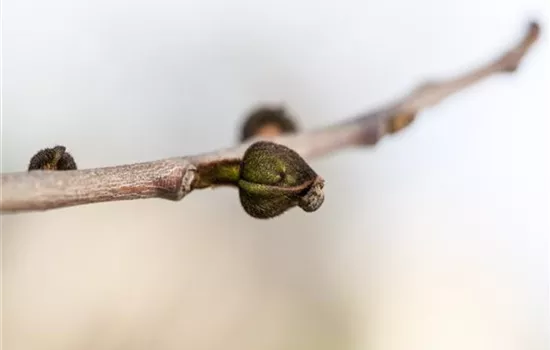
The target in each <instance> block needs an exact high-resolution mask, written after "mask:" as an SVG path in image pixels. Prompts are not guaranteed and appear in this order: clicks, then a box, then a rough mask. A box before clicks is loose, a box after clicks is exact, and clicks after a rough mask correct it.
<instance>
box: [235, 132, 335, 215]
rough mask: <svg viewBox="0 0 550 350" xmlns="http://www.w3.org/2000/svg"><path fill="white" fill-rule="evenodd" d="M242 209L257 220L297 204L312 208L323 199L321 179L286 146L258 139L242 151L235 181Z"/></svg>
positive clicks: (321, 202)
mask: <svg viewBox="0 0 550 350" xmlns="http://www.w3.org/2000/svg"><path fill="white" fill-rule="evenodd" d="M238 187H239V196H240V199H241V204H242V206H243V208H244V210H245V211H246V212H247V213H248V214H249V215H251V216H252V217H255V218H259V219H267V218H272V217H275V216H278V215H281V214H282V213H284V212H285V211H287V210H289V209H291V208H292V207H295V206H299V207H300V208H302V209H303V210H304V211H306V212H313V211H316V210H317V209H319V208H320V207H321V205H322V204H323V201H324V198H325V197H324V193H323V187H324V180H323V179H322V178H321V177H320V176H318V175H317V174H316V173H315V171H313V169H311V167H310V166H309V165H308V164H307V163H306V162H305V160H304V159H302V157H300V155H299V154H298V153H296V152H295V151H293V150H291V149H290V148H288V147H286V146H283V145H279V144H276V143H273V142H266V141H259V142H256V143H254V144H252V145H251V146H250V147H249V148H248V149H247V150H246V152H245V154H244V156H243V159H242V162H241V173H240V179H239V181H238Z"/></svg>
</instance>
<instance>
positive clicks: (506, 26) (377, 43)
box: [1, 0, 550, 350]
mask: <svg viewBox="0 0 550 350" xmlns="http://www.w3.org/2000/svg"><path fill="white" fill-rule="evenodd" d="M549 13H550V11H549V3H548V2H547V1H546V0H508V1H502V0H482V1H480V0H462V1H451V0H440V1H433V0H415V1H403V0H385V1H373V0H366V1H357V0H341V1H313V0H296V1H291V0H281V1H255V2H248V1H244V0H233V1H223V0H203V1H198V0H188V1H169V0H159V1H156V2H151V1H143V0H138V1H124V0H111V1H106V0H96V1H83V0H50V1H41V0H4V1H3V2H2V17H3V18H2V27H3V28H2V29H3V33H2V48H3V51H2V59H3V70H2V79H3V86H2V98H3V106H2V112H3V113H2V152H1V156H2V172H11V171H22V170H25V168H26V166H27V164H28V160H29V159H30V157H31V156H32V155H33V154H34V153H35V152H36V151H37V150H38V149H40V148H43V147H48V146H52V145H55V144H63V145H66V146H67V147H68V150H69V151H70V152H71V153H72V154H73V155H74V156H75V158H76V160H77V163H78V165H79V167H80V168H89V167H99V166H108V165H116V164H121V163H130V162H139V161H147V160H154V159H159V158H164V157H170V156H177V155H185V154H193V153H198V152H204V151H209V150H214V149H217V148H220V147H226V146H230V145H232V144H234V143H235V142H236V140H237V133H238V126H239V124H240V122H241V120H242V118H243V117H244V116H245V115H246V113H247V112H248V111H249V110H250V109H252V108H253V107H255V106H257V105H258V104H260V103H284V104H286V105H287V106H288V108H289V110H290V111H291V112H292V113H294V114H295V115H296V116H297V117H298V118H299V120H300V123H301V125H302V126H303V127H304V128H313V127H318V126H322V125H325V124H328V123H332V122H335V121H339V120H341V119H342V118H345V117H348V116H351V115H354V114H355V113H358V112H361V111H364V110H367V109H369V108H372V107H376V106H378V105H379V104H381V103H385V102H388V101H389V100H391V99H392V98H395V97H398V96H399V95H401V94H403V93H406V92H408V91H409V90H410V89H411V88H412V87H414V86H415V85H416V84H417V83H419V82H421V81H423V80H424V79H428V78H443V77H448V76H452V75H455V74H458V73H460V72H463V71H464V70H466V69H469V68H472V67H473V66H475V65H476V64H479V63H482V62H485V61H486V60H489V59H491V58H493V57H495V56H496V55H497V54H499V53H500V52H501V51H502V50H503V49H506V48H507V47H509V46H510V45H512V44H513V43H515V42H516V41H517V40H518V39H519V38H520V37H521V36H522V35H523V33H524V31H525V28H526V24H527V22H528V21H529V20H531V19H537V20H539V21H540V22H541V24H542V28H543V36H542V37H541V40H540V42H539V43H538V44H537V45H536V47H534V48H533V50H532V52H531V53H530V54H529V56H528V57H526V59H525V61H524V62H523V64H522V65H521V67H520V70H519V71H518V72H517V74H515V75H509V76H498V77H494V78H491V79H489V80H487V81H485V82H483V83H481V84H479V85H477V86H476V87H474V88H472V89H469V90H467V91H464V92H463V93H460V94H458V95H456V96H455V97H453V98H452V99H449V100H447V101H446V102H444V103H443V104H441V105H439V106H437V107H434V108H432V109H429V110H426V111H424V112H423V113H422V114H421V116H420V119H419V120H418V122H416V123H415V124H414V125H413V126H412V127H411V128H410V129H408V130H407V131H405V132H403V133H401V134H399V135H397V136H395V137H392V138H388V139H386V140H384V141H383V142H381V143H380V144H379V145H377V146H376V147H375V148H371V149H361V150H360V149H356V150H347V151H344V152H339V153H336V154H333V155H331V156H328V157H325V158H322V159H318V160H315V161H313V162H311V164H312V166H313V167H314V168H315V169H316V170H317V172H318V173H320V174H321V175H322V176H323V177H324V178H325V180H326V201H325V203H324V205H323V207H322V208H321V209H320V210H319V211H317V212H315V213H314V214H306V213H304V212H302V211H301V210H293V211H291V212H288V213H287V214H285V215H283V216H282V217H279V218H277V219H275V220H270V221H258V220H254V219H252V218H250V217H248V216H247V215H246V214H245V213H244V211H243V210H242V209H241V208H240V206H239V202H238V197H237V195H236V191H234V190H232V189H216V190H205V191H201V192H197V193H193V194H192V195H190V196H189V197H187V198H185V199H184V200H183V201H181V202H178V203H173V202H167V201H163V200H143V201H133V202H119V203H106V204H96V205H90V206H81V207H74V208H68V209H62V210H55V211H50V212H45V213H32V214H22V215H5V216H2V217H1V220H2V222H1V229H2V232H1V235H2V346H3V347H2V349H5V350H23V349H25V350H28V349H94V350H99V349H106V350H107V349H113V350H115V349H116V350H119V349H120V350H126V349H167V350H168V349H196V350H199V349H208V350H210V349H239V350H246V349H255V350H260V349H261V350H264V349H265V350H268V349H277V350H281V349H285V350H287V349H288V350H294V349H296V350H297V349H300V350H304V349H369V350H370V349H373V350H379V349H380V350H394V349H395V350H415V349H422V350H431V349H434V350H435V349H449V350H452V349H469V350H475V349H479V350H490V349H495V350H497V349H498V350H508V349H510V350H520V349H521V350H526V349H529V350H542V349H548V348H549V347H550V343H549V329H550V319H549V316H548V311H549V303H548V297H549V289H548V282H549V280H548V276H549V271H548V262H549V259H548V248H549V242H548V234H549V232H550V222H549V215H548V213H549V212H550V188H549V183H548V182H549V181H548V179H549V178H550V172H549V149H550V144H549V141H548V140H549V127H550V125H549V118H550V113H549V112H550V110H549V106H548V91H550V86H549V85H550V83H549V82H550V79H549V78H550V77H549V73H550V72H549V69H548V62H550V57H549V45H548V35H547V32H548V30H549V29H550V28H549V24H550V22H549V21H548V16H549Z"/></svg>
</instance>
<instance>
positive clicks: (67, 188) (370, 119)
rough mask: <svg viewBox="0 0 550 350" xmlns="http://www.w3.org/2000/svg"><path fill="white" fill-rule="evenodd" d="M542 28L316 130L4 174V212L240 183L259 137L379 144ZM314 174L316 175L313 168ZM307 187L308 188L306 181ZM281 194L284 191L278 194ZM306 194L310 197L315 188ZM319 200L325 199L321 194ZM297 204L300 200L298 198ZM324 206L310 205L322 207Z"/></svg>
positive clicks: (332, 146)
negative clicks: (488, 56)
mask: <svg viewBox="0 0 550 350" xmlns="http://www.w3.org/2000/svg"><path fill="white" fill-rule="evenodd" d="M539 34H540V28H539V25H538V24H537V23H534V22H533V23H530V24H529V28H528V31H527V33H526V35H525V36H524V37H523V38H522V40H521V41H520V42H519V43H518V44H517V45H516V46H514V47H513V48H512V49H511V50H509V51H507V52H505V53H504V54H503V55H501V56H500V57H498V58H497V59H495V60H493V61H491V62H489V63H487V64H485V65H483V66H481V67H479V68H478V69H475V70H473V71H470V72H467V73H465V74H463V75H461V76H458V77H455V78H453V79H448V80H442V81H438V82H430V83H425V84H422V85H420V86H419V87H417V88H416V89H414V90H413V91H412V92H411V93H410V94H408V95H407V96H405V97H403V98H401V99H399V100H397V101H396V102H394V103H392V104H389V105H388V106H385V107H382V108H379V109H377V110H374V111H370V112H367V113H364V114H361V115H359V116H357V117H355V118H352V119H349V120H346V121H344V122H341V123H339V124H335V125H331V126H327V127H324V128H320V129H317V130H312V131H308V132H294V133H288V132H287V133H284V134H281V135H277V136H265V135H263V136H262V135H259V136H257V137H255V138H252V139H249V140H248V141H247V142H245V143H242V144H241V145H239V146H236V147H233V148H227V149H224V150H221V151H216V152H210V153H205V154H200V155H195V156H185V157H176V158H169V159H163V160H157V161H152V162H144V163H138V164H130V165H120V166H115V167H106V168H97V169H83V170H67V171H51V170H34V171H29V172H19V173H8V174H2V182H1V186H2V187H1V191H2V192H1V198H0V211H1V212H2V213H8V212H12V213H13V212H24V211H40V210H49V209H54V208H62V207H68V206H74V205H82V204H90V203H97V202H107V201H118V200H130V199H139V198H165V199H170V200H180V199H182V198H183V197H185V196H186V195H187V194H188V193H190V192H191V191H192V190H194V189H199V188H206V187H209V186H213V185H217V184H218V183H222V184H225V183H224V181H223V179H221V178H220V177H223V176H227V173H231V171H234V172H235V176H236V177H237V179H234V178H233V179H232V183H235V184H236V183H237V181H239V179H238V178H239V176H240V175H239V174H240V172H242V158H243V155H244V154H245V151H247V149H249V147H250V146H251V145H253V144H257V141H259V140H260V139H261V140H268V141H271V142H273V143H276V144H279V145H285V146H287V147H288V148H290V149H292V150H294V151H295V152H297V153H298V154H299V155H300V156H301V157H303V158H306V159H311V158H314V157H320V156H323V155H326V154H328V153H330V152H334V151H337V150H342V149H344V148H348V147H355V146H365V145H374V144H376V143H377V142H378V141H379V140H380V139H381V138H382V137H383V136H385V135H390V134H394V133H396V132H398V131H400V130H402V129H403V128H405V127H407V126H408V125H409V124H410V123H411V122H412V121H413V120H414V119H415V117H416V116H417V114H418V112H420V111H421V110H423V109H425V108H428V107H431V106H433V105H435V104H437V103H439V102H441V101H442V100H443V99H445V98H447V97H448V96H450V95H452V94H454V93H456V92H459V91H462V90H463V89H465V88H467V87H469V86H471V85H473V84H475V83H477V82H478V81H480V80H482V79H485V78H488V77H490V76H492V75H494V74H497V73H510V72H514V71H515V70H516V69H517V68H518V65H519V63H520V62H521V60H522V58H523V57H524V55H525V54H526V53H527V51H528V50H529V48H530V47H531V45H532V44H533V43H534V42H535V41H536V40H537V38H538V37H539ZM262 157H263V156H262ZM262 159H263V158H261V159H260V160H262ZM223 174H225V175H223ZM268 175H269V176H271V175H272V174H268ZM313 175H316V174H314V173H313ZM205 179H208V181H206V180H205ZM308 179H309V180H308V181H309V182H308V186H309V187H308V188H307V189H308V190H311V188H310V187H311V186H314V188H315V191H314V192H315V193H316V194H317V195H319V191H320V190H321V189H322V183H323V181H322V179H321V178H320V177H317V178H316V180H315V176H313V177H310V178H308ZM279 180H280V179H279ZM279 180H277V181H279ZM273 181H275V180H273ZM271 184H272V183H270V184H269V185H266V184H264V183H260V184H259V185H260V187H261V188H267V187H269V188H271V187H270V186H271ZM300 185H301V184H300ZM266 186H267V187H266ZM240 188H241V187H240ZM293 188H298V187H296V186H295V187H293ZM300 188H301V190H303V189H304V187H300ZM285 191H286V187H285ZM306 192H307V191H306ZM266 193H267V192H265V193H262V194H261V195H266ZM270 193H271V192H270ZM280 193H281V192H280V191H279V195H281V194H280ZM285 193H286V192H285ZM301 195H302V197H305V196H306V195H311V193H302V194H301ZM284 196H286V194H285V195H284ZM268 197H269V196H268ZM285 198H286V197H285ZM265 199H266V198H264V200H265ZM279 199H280V197H276V198H267V200H272V201H278V200H279ZM316 200H317V201H318V200H319V198H316ZM321 203H322V200H321ZM294 204H298V203H297V201H295V202H294ZM317 204H319V203H318V202H317ZM319 205H320V204H319ZM317 207H318V206H317ZM317 207H315V206H313V207H309V208H310V209H312V208H314V209H313V210H315V209H316V208H317ZM313 210H308V211H313Z"/></svg>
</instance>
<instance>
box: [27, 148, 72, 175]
mask: <svg viewBox="0 0 550 350" xmlns="http://www.w3.org/2000/svg"><path fill="white" fill-rule="evenodd" d="M31 170H76V163H75V161H74V159H73V157H72V156H71V155H70V154H69V153H68V152H66V148H65V146H55V147H53V148H45V149H42V150H40V151H38V153H36V154H35V155H34V156H33V157H32V158H31V161H30V163H29V168H28V171H31Z"/></svg>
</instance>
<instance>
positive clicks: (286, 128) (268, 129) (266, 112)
mask: <svg viewBox="0 0 550 350" xmlns="http://www.w3.org/2000/svg"><path fill="white" fill-rule="evenodd" d="M297 130H298V126H297V124H296V122H295V120H294V118H293V117H292V116H290V115H289V114H288V113H287V111H286V110H285V109H284V108H283V107H266V106H262V107H259V108H257V109H255V110H253V111H252V112H251V113H250V114H249V115H248V116H247V117H246V119H245V121H244V122H243V125H242V127H241V135H240V141H241V142H244V141H246V140H248V139H250V138H252V137H254V136H259V135H263V136H276V135H280V134H282V133H288V132H295V131H297Z"/></svg>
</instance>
